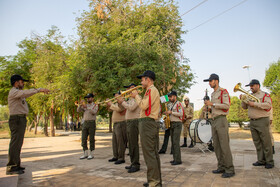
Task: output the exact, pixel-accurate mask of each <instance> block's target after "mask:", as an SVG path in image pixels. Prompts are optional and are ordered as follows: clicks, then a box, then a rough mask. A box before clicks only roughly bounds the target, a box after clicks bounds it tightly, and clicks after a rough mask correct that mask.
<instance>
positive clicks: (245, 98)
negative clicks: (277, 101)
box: [233, 83, 260, 103]
mask: <svg viewBox="0 0 280 187" xmlns="http://www.w3.org/2000/svg"><path fill="white" fill-rule="evenodd" d="M233 91H234V92H237V91H240V92H242V93H245V95H244V96H242V97H241V98H240V100H241V101H244V102H245V103H248V101H254V102H257V103H259V102H260V99H259V98H257V97H255V96H253V95H252V94H250V93H249V92H247V91H246V90H244V89H243V88H241V83H238V84H237V85H235V87H234V89H233Z"/></svg>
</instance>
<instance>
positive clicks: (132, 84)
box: [124, 83, 136, 88]
mask: <svg viewBox="0 0 280 187" xmlns="http://www.w3.org/2000/svg"><path fill="white" fill-rule="evenodd" d="M131 86H135V87H136V84H134V83H131V84H130V85H128V86H124V88H130V87H131Z"/></svg>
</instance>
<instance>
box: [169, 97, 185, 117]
mask: <svg viewBox="0 0 280 187" xmlns="http://www.w3.org/2000/svg"><path fill="white" fill-rule="evenodd" d="M173 105H174V106H173ZM172 107H173V108H172ZM171 108H172V114H170V121H171V122H182V117H183V115H184V113H183V105H182V103H180V102H179V101H175V103H172V105H169V108H168V109H169V110H171ZM180 118H181V119H180Z"/></svg>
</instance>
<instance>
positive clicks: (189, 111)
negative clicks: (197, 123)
mask: <svg viewBox="0 0 280 187" xmlns="http://www.w3.org/2000/svg"><path fill="white" fill-rule="evenodd" d="M184 112H185V121H184V123H187V124H190V123H191V121H192V120H193V107H192V106H191V105H190V104H189V105H188V106H187V107H186V106H185V107H184ZM187 118H190V119H187Z"/></svg>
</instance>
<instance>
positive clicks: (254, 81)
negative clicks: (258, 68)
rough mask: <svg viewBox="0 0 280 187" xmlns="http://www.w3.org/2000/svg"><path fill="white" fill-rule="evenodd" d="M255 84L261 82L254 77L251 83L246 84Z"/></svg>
mask: <svg viewBox="0 0 280 187" xmlns="http://www.w3.org/2000/svg"><path fill="white" fill-rule="evenodd" d="M254 84H258V85H260V82H259V81H258V80H257V79H252V80H251V82H250V83H249V84H247V85H246V86H252V85H254Z"/></svg>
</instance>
